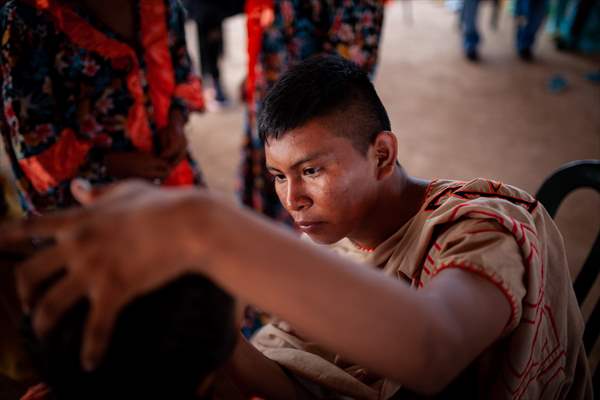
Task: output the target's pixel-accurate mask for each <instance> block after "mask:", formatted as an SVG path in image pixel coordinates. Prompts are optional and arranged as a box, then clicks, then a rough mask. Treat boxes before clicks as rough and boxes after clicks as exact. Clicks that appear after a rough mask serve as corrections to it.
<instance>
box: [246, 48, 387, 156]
mask: <svg viewBox="0 0 600 400" xmlns="http://www.w3.org/2000/svg"><path fill="white" fill-rule="evenodd" d="M322 117H324V121H326V123H328V124H329V125H330V126H331V129H332V130H333V131H334V132H335V133H337V134H339V135H340V136H345V137H348V138H349V139H350V140H352V142H353V144H354V145H355V147H356V148H357V149H358V150H359V151H361V152H363V153H366V151H367V149H368V147H369V145H370V144H372V143H373V140H374V139H375V137H376V136H377V134H378V133H379V132H381V131H390V130H391V126H390V119H389V117H388V115H387V112H386V110H385V107H384V106H383V104H382V103H381V100H380V99H379V96H378V95H377V92H376V91H375V88H374V87H373V84H372V83H371V81H370V80H369V78H368V76H367V74H366V73H365V72H363V71H362V70H361V69H360V68H359V67H358V66H357V65H356V64H354V63H352V62H350V61H348V60H345V59H343V58H341V57H338V56H314V57H311V58H309V59H307V60H305V61H303V62H301V63H299V64H298V65H296V66H294V67H292V68H290V69H289V70H288V71H287V72H286V73H284V74H283V75H282V77H281V78H280V79H279V80H278V81H277V82H276V83H275V85H274V86H273V88H271V90H270V91H269V92H268V93H267V96H266V97H265V100H264V102H263V104H262V106H261V109H260V113H259V115H258V122H257V124H258V133H259V136H260V138H261V139H262V140H263V141H264V142H265V143H268V141H269V139H278V138H280V137H282V136H283V135H285V134H286V133H287V132H289V131H290V130H292V129H295V128H299V127H301V126H303V125H304V124H306V123H307V122H309V121H311V120H313V119H316V118H322Z"/></svg>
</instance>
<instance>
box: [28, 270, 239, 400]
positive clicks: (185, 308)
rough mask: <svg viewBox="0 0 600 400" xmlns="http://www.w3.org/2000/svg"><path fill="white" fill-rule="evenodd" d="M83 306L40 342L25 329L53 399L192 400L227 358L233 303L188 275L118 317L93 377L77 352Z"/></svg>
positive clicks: (232, 328)
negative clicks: (203, 382)
mask: <svg viewBox="0 0 600 400" xmlns="http://www.w3.org/2000/svg"><path fill="white" fill-rule="evenodd" d="M88 308H89V303H88V302H87V301H83V300H82V301H81V302H79V303H78V304H76V305H75V306H74V307H73V308H72V309H71V310H70V311H68V312H67V314H66V315H65V316H64V317H63V318H62V319H61V321H60V322H59V323H58V324H57V325H56V327H55V328H54V329H53V330H52V331H51V332H50V333H49V334H48V335H47V336H46V337H45V338H43V339H41V340H39V339H38V338H36V337H35V335H34V334H33V331H32V329H31V322H30V321H29V320H26V322H25V323H24V330H25V334H26V337H27V339H28V343H29V347H30V350H31V353H32V356H33V360H34V364H35V365H36V366H37V368H38V370H39V373H40V377H41V378H42V379H43V380H44V381H45V382H46V383H47V384H48V385H49V386H50V388H51V390H52V394H53V398H54V399H55V400H76V399H77V400H80V399H86V400H107V399H111V400H112V399H115V400H120V399H123V400H125V399H128V400H130V399H146V398H149V399H165V400H171V399H173V400H182V399H183V400H187V399H194V398H195V392H196V389H197V387H198V385H199V384H200V383H201V382H202V381H203V380H204V379H205V378H207V377H208V376H209V374H210V373H211V372H213V371H214V370H216V369H217V368H218V367H219V366H221V364H223V363H224V362H225V361H226V360H227V359H228V358H229V356H230V355H231V353H232V352H233V348H234V346H235V342H236V339H237V333H236V329H235V323H234V302H233V299H232V298H231V297H230V296H229V295H228V294H227V293H225V292H224V291H223V290H221V289H220V288H218V287H217V286H215V285H214V284H213V283H212V282H210V281H209V280H207V279H206V278H203V277H201V276H195V275H188V276H185V277H182V278H179V279H178V280H176V281H174V282H172V283H170V284H168V285H166V286H164V287H163V288H161V289H158V290H156V291H154V292H152V293H150V294H147V295H145V296H143V297H140V298H138V299H136V300H134V301H133V302H132V303H130V304H129V305H127V306H126V307H125V308H124V309H123V311H122V312H121V313H120V314H119V317H118V319H117V322H116V325H115V330H114V334H113V336H112V338H111V341H110V345H109V348H108V350H107V352H106V354H105V357H104V358H103V360H102V362H101V363H100V364H99V366H98V367H97V368H96V369H95V370H94V371H92V372H89V373H88V372H85V371H84V370H83V369H82V367H81V361H80V351H81V340H82V332H83V326H84V321H85V317H86V315H87V313H88Z"/></svg>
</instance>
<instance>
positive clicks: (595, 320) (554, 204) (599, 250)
mask: <svg viewBox="0 0 600 400" xmlns="http://www.w3.org/2000/svg"><path fill="white" fill-rule="evenodd" d="M581 188H591V189H595V190H596V191H597V192H598V194H600V160H580V161H573V162H570V163H567V164H565V165H563V166H562V167H560V168H559V169H558V170H557V171H555V172H554V173H553V174H552V175H550V176H549V177H548V178H547V179H546V180H545V181H544V183H543V184H542V186H541V187H540V189H539V190H538V192H537V194H536V198H537V199H538V200H539V201H540V203H542V204H543V205H544V207H545V208H546V210H547V211H548V213H549V214H550V215H551V216H552V218H554V216H555V215H556V212H557V211H558V207H559V206H560V204H561V203H562V201H563V200H564V199H565V197H567V195H568V194H569V193H571V192H573V191H574V190H576V189H581ZM599 272H600V232H599V233H598V235H597V236H596V240H595V241H594V244H593V246H592V249H591V250H590V253H589V254H588V257H587V259H586V260H585V263H584V264H583V267H582V268H581V270H580V272H579V274H578V275H577V277H576V278H575V281H574V283H573V289H574V290H575V295H576V296H577V301H578V303H579V305H580V306H581V305H582V304H583V302H584V300H585V299H586V297H587V295H588V294H589V292H590V289H591V288H592V286H593V285H594V282H595V281H596V278H597V277H598V273H599ZM599 334H600V301H598V302H596V304H595V306H594V308H593V310H592V313H591V315H590V317H589V318H588V320H587V322H586V325H585V331H584V334H583V344H584V346H585V349H586V352H587V353H588V355H589V354H590V353H591V351H592V348H593V347H594V344H595V343H596V340H597V339H598V335H599ZM599 370H600V367H598V368H596V372H595V374H594V381H596V382H597V381H598V380H599V378H600V373H599Z"/></svg>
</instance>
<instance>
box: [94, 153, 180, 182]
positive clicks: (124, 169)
mask: <svg viewBox="0 0 600 400" xmlns="http://www.w3.org/2000/svg"><path fill="white" fill-rule="evenodd" d="M104 164H105V165H106V171H107V173H108V174H109V175H110V176H112V177H114V178H117V179H127V178H141V179H148V180H154V179H160V180H162V179H165V178H166V177H167V176H168V175H169V172H170V170H171V167H170V165H169V163H167V162H166V161H165V160H163V159H161V158H159V157H155V156H153V155H152V154H148V153H142V152H139V151H131V152H129V151H127V152H124V151H119V152H109V153H107V154H105V155H104Z"/></svg>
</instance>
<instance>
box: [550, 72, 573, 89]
mask: <svg viewBox="0 0 600 400" xmlns="http://www.w3.org/2000/svg"><path fill="white" fill-rule="evenodd" d="M568 83H569V82H568V81H567V79H566V78H565V77H564V76H563V75H561V74H556V75H554V76H552V78H550V80H549V81H548V90H549V91H550V92H551V93H561V92H563V91H565V89H566V88H567V86H568Z"/></svg>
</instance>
